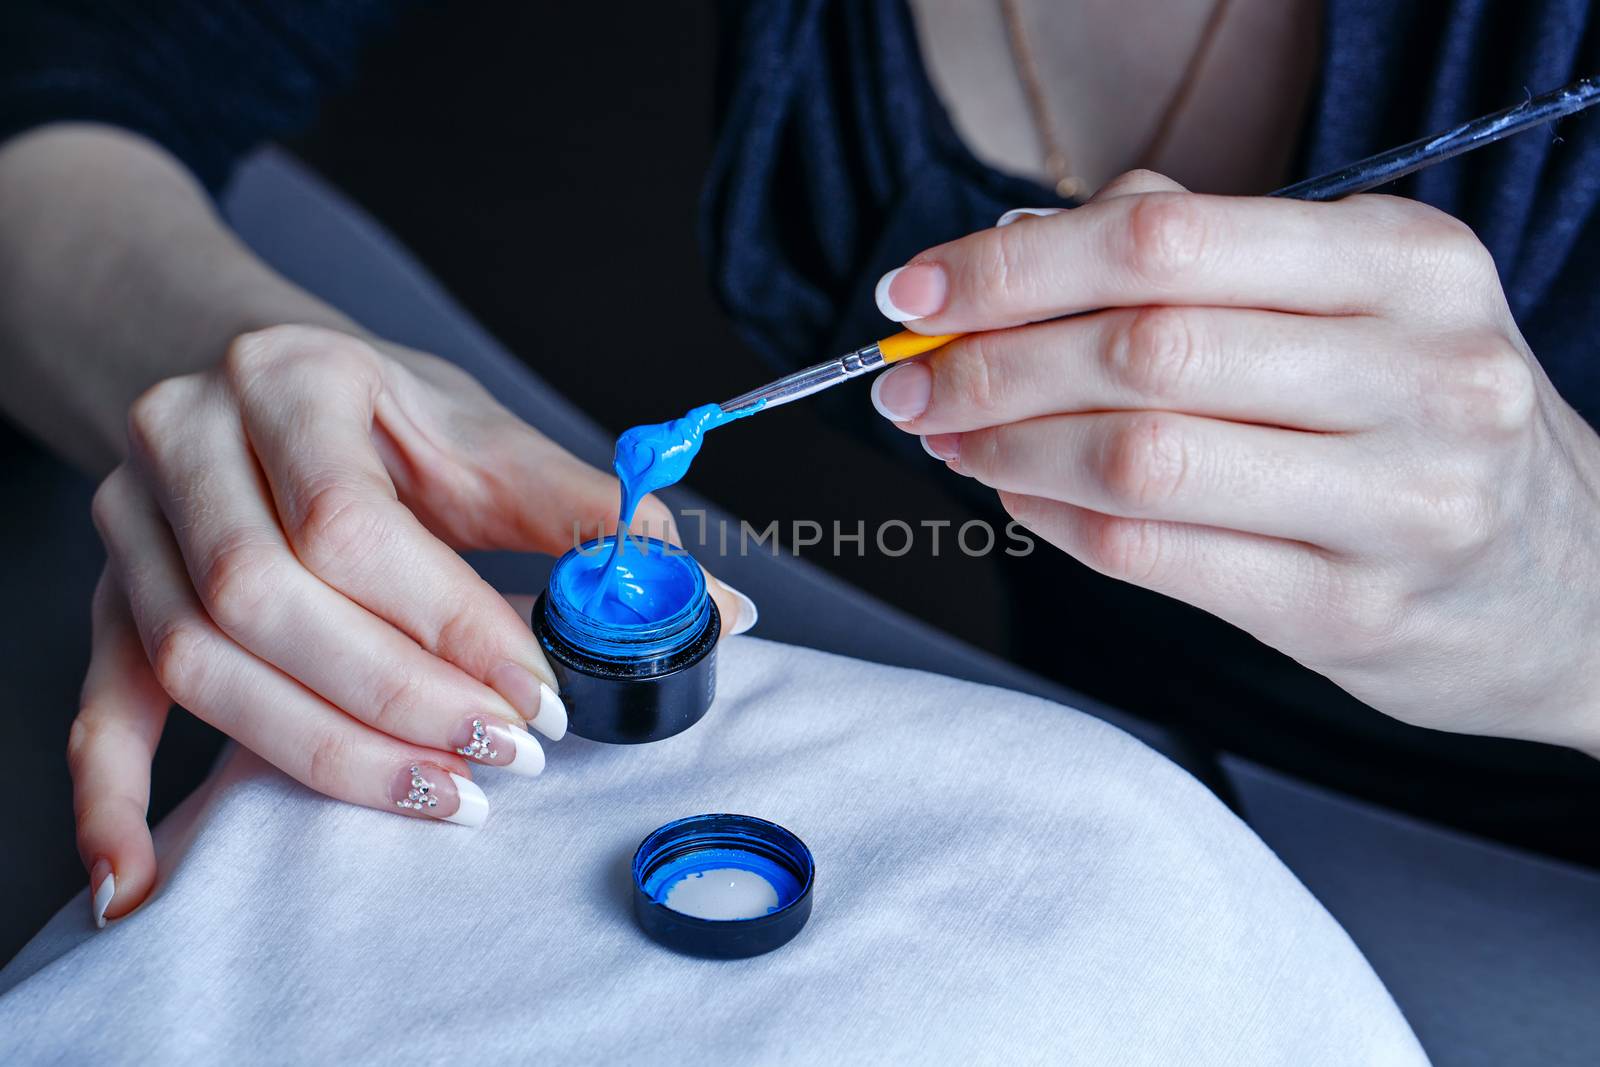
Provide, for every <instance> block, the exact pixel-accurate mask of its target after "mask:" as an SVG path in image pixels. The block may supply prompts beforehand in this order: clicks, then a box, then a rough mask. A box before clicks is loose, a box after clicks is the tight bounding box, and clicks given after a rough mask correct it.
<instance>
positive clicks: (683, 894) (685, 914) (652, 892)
mask: <svg viewBox="0 0 1600 1067" xmlns="http://www.w3.org/2000/svg"><path fill="white" fill-rule="evenodd" d="M815 877H816V865H815V863H814V861H813V860H812V857H811V850H810V849H808V848H807V847H806V845H805V842H803V841H801V840H800V838H799V837H797V836H795V834H794V833H792V832H791V831H789V830H786V829H784V828H783V827H782V826H779V825H778V824H777V823H772V822H768V821H767V820H765V819H757V818H755V817H754V816H751V815H729V814H714V815H696V816H693V817H692V818H688V819H679V820H678V821H677V822H671V823H668V824H667V825H665V826H663V827H661V828H660V829H658V830H656V831H655V832H654V833H652V834H651V835H650V836H649V837H646V838H645V839H644V841H643V842H642V843H641V844H640V845H639V850H638V851H637V852H636V853H634V857H633V881H634V914H635V917H636V918H637V919H638V920H639V925H640V926H641V927H642V928H643V929H644V931H645V932H646V933H647V934H649V935H650V936H651V937H653V938H655V939H656V940H657V941H659V942H661V943H662V944H664V945H666V946H667V947H669V948H672V949H676V950H677V951H680V952H685V953H689V954H690V955H696V956H709V957H713V958H718V959H733V958H738V957H742V956H755V955H759V954H760V953H763V952H770V951H771V950H773V949H775V948H777V947H779V946H780V945H782V944H784V943H786V942H788V941H789V940H790V939H791V938H793V937H794V936H795V934H797V933H799V932H800V928H801V927H803V926H804V925H805V924H806V920H807V919H808V918H810V915H811V887H812V883H813V882H814V881H815Z"/></svg>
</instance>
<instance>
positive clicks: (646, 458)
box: [581, 401, 765, 620]
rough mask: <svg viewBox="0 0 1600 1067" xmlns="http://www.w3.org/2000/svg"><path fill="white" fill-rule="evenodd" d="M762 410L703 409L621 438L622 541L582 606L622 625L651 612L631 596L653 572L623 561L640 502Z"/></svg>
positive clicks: (617, 459)
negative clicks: (721, 434) (727, 427)
mask: <svg viewBox="0 0 1600 1067" xmlns="http://www.w3.org/2000/svg"><path fill="white" fill-rule="evenodd" d="M763 403H765V402H764V401H763ZM761 408H762V404H755V405H753V406H751V407H748V408H740V409H739V410H738V411H735V412H731V413H730V412H726V411H723V410H722V408H721V406H720V405H717V404H702V405H701V406H700V407H697V408H695V409H694V410H693V411H690V412H689V413H688V414H687V415H685V416H684V417H683V418H681V419H673V420H672V421H671V422H661V423H655V424H653V425H648V426H635V427H634V428H633V429H631V430H626V431H624V432H623V434H622V436H621V437H619V438H617V448H616V452H615V454H614V455H613V456H612V459H611V469H612V470H614V471H616V472H617V478H618V480H619V481H621V482H622V503H621V506H620V507H619V508H618V511H617V537H616V538H615V539H614V540H613V541H612V549H611V558H610V559H609V560H608V561H607V562H606V565H605V566H604V567H602V568H600V570H599V573H598V575H597V576H596V579H595V584H594V586H593V588H592V589H590V590H589V591H588V593H587V596H588V599H586V600H584V601H581V603H582V604H583V605H584V609H585V610H586V611H588V612H589V613H590V614H593V615H607V614H610V615H615V616H617V617H618V618H619V620H620V619H621V618H624V617H626V616H627V615H628V614H630V613H632V612H635V611H637V610H638V609H639V608H647V607H648V606H649V605H648V604H647V603H646V602H645V601H644V600H643V599H641V598H639V597H638V596H637V595H636V594H631V593H630V592H629V589H630V582H631V587H632V588H637V587H638V586H640V585H642V584H645V583H648V581H649V580H650V578H651V575H652V573H653V572H651V571H650V570H649V569H648V568H649V564H648V562H646V563H644V564H643V565H642V569H641V568H635V569H629V566H628V564H627V563H626V561H624V560H623V556H624V554H625V553H626V552H627V549H628V545H629V543H630V542H631V541H632V538H628V537H624V536H623V533H624V532H625V531H626V530H627V529H628V524H629V523H631V522H632V521H633V513H634V512H635V511H636V510H637V509H638V507H639V501H641V500H643V499H644V498H645V497H646V496H648V495H650V494H651V493H654V492H656V491H658V490H661V489H665V488H666V487H667V486H669V485H676V484H677V483H678V482H680V481H682V480H683V476H684V475H686V474H688V473H689V465H690V464H691V463H693V462H694V457H695V456H697V455H699V454H700V445H701V443H702V442H703V441H704V439H705V434H706V431H708V430H714V429H716V428H717V427H718V426H722V425H724V424H726V423H729V422H732V421H733V420H735V419H742V418H744V417H745V416H746V415H754V414H755V413H756V412H758V411H760V410H761ZM630 595H631V596H632V597H633V600H634V604H633V606H632V607H629V606H627V605H623V604H619V603H618V602H619V601H623V600H626V599H628V598H629V596H630Z"/></svg>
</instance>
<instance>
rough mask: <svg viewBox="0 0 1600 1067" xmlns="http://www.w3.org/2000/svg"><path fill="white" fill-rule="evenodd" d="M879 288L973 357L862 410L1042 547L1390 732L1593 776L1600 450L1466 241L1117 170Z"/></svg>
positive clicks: (1459, 226) (1384, 216)
mask: <svg viewBox="0 0 1600 1067" xmlns="http://www.w3.org/2000/svg"><path fill="white" fill-rule="evenodd" d="M878 292H879V303H880V306H881V307H882V308H883V310H884V311H885V313H886V314H889V315H890V316H891V317H893V318H897V319H900V320H902V321H907V320H909V321H907V325H908V326H909V327H910V328H912V329H915V330H917V331H918V332H921V333H956V332H966V331H984V332H974V333H973V335H972V336H968V337H964V338H962V339H960V340H958V341H956V342H954V343H952V344H950V345H949V346H947V347H945V348H944V349H942V350H941V351H938V352H936V353H934V354H932V355H931V356H928V357H923V358H922V359H920V360H917V361H915V362H912V363H907V364H901V365H900V366H897V367H895V368H893V369H891V370H890V371H888V372H887V373H886V374H884V375H883V376H882V377H880V379H879V381H878V382H877V383H876V384H875V385H874V388H873V398H874V402H875V403H876V404H877V406H878V408H879V410H880V411H881V412H883V414H884V415H886V416H887V417H889V418H890V419H892V420H894V421H895V422H896V423H897V425H899V426H900V428H901V429H904V430H906V431H908V432H911V433H916V434H920V435H922V436H923V437H924V445H925V447H926V448H927V450H928V451H929V452H930V453H932V454H934V455H935V456H937V457H938V458H940V459H943V460H945V461H947V462H948V464H949V466H950V467H951V469H952V470H955V471H956V472H958V473H961V474H964V475H967V476H969V477H972V478H976V479H977V480H978V481H980V482H982V483H983V484H985V485H988V486H991V487H993V488H995V489H997V490H999V491H1000V498H1001V501H1002V503H1003V504H1004V506H1005V508H1006V510H1007V511H1009V512H1010V513H1011V514H1012V515H1013V516H1014V517H1015V518H1016V519H1017V520H1018V521H1020V522H1021V523H1022V524H1023V525H1025V526H1026V527H1027V528H1028V529H1030V530H1031V531H1033V532H1034V533H1036V534H1037V535H1038V536H1040V537H1042V538H1043V539H1045V540H1047V541H1050V542H1052V543H1053V544H1055V545H1057V546H1059V547H1060V548H1062V549H1064V550H1066V551H1067V552H1069V553H1071V554H1072V555H1073V556H1075V557H1077V558H1078V559H1080V560H1082V561H1083V562H1084V563H1086V564H1088V565H1089V566H1090V567H1093V568H1095V569H1096V570H1099V571H1102V572H1104V573H1106V574H1109V575H1112V576H1114V577H1117V578H1121V579H1124V580H1127V581H1130V582H1133V583H1135V584H1137V585H1141V586H1145V587H1147V588H1150V589H1153V590H1157V591H1159V592H1162V593H1165V594H1168V595H1170V596H1173V597H1177V598H1179V599H1181V600H1184V601H1187V602H1189V603H1191V604H1194V605H1196V606H1198V607H1200V608H1203V609H1205V610H1207V611H1210V612H1212V613H1213V614H1216V615H1218V616H1220V617H1222V618H1224V619H1226V620H1228V621H1230V622H1232V623H1234V624H1235V625H1238V626H1240V627H1242V628H1244V629H1245V630H1247V631H1249V632H1250V633H1252V634H1254V635H1255V636H1256V637H1258V638H1259V639H1261V640H1262V641H1264V642H1266V643H1267V644H1269V645H1272V646H1274V647H1276V648H1278V649H1280V650H1282V651H1284V652H1286V653H1288V654H1289V655H1291V656H1293V657H1295V658H1296V659H1297V660H1299V661H1300V662H1301V663H1303V664H1305V665H1306V666H1308V667H1310V668H1312V669H1313V670H1316V671H1319V672H1320V673H1322V674H1325V675H1327V676H1328V677H1329V678H1331V679H1332V680H1333V681H1335V682H1336V683H1338V684H1339V685H1340V686H1342V687H1343V688H1345V689H1347V690H1348V691H1350V692H1351V693H1353V694H1354V695H1355V696H1357V697H1359V698H1361V699H1362V700H1364V701H1366V702H1367V703H1369V704H1371V705H1372V706H1373V707H1376V708H1378V709H1379V710H1381V711H1384V712H1386V713H1388V714H1390V715H1393V716H1394V717H1396V718H1399V719H1402V720H1405V721H1407V722H1412V723H1417V724H1420V725H1426V726H1432V727H1436V728H1440V729H1447V730H1456V731H1461V732H1466V733H1482V734H1494V735H1500V736H1508V737H1521V738H1528V739H1535V740H1543V741H1550V742H1555V743H1559V744H1566V745H1572V746H1574V747H1578V748H1584V749H1587V750H1588V751H1590V752H1593V753H1600V438H1597V437H1596V435H1595V433H1594V432H1593V431H1592V430H1591V429H1590V428H1589V426H1588V425H1587V424H1585V423H1584V421H1583V420H1582V419H1581V418H1580V417H1579V416H1578V415H1577V413H1576V412H1574V411H1573V410H1572V409H1571V408H1570V407H1568V406H1567V404H1566V403H1565V402H1564V401H1563V400H1562V399H1561V397H1560V396H1559V395H1558V394H1557V393H1556V390H1555V388H1554V387H1553V386H1552V385H1551V383H1550V381H1549V379H1548V378H1546V377H1545V375H1544V373H1543V372H1542V370H1541V369H1540V367H1539V364H1538V362H1537V360H1536V359H1535V358H1534V355H1533V353H1532V352H1531V351H1529V349H1528V346H1527V343H1526V342H1525V341H1524V340H1523V338H1522V336H1521V334H1520V332H1519V331H1518V329H1517V326H1516V324H1515V322H1513V321H1512V317H1511V312H1510V310H1509V309H1508V307H1507V304H1506V300H1505V297H1504V295H1503V293H1502V292H1501V289H1500V284H1499V281H1498V278H1497V276H1496V273H1495V266H1494V263H1493V261H1492V260H1491V258H1490V256H1489V253H1488V252H1487V251H1486V250H1485V249H1484V247H1483V246H1482V245H1481V244H1480V243H1479V242H1478V240H1477V239H1476V238H1475V237H1474V235H1473V234H1472V231H1471V230H1470V229H1469V228H1468V227H1467V226H1465V225H1464V224H1463V223H1461V222H1459V221H1457V220H1455V219H1453V218H1451V217H1450V216H1448V215H1445V214H1443V213H1441V212H1439V211H1436V210H1434V209H1432V208H1429V207H1426V206H1424V205H1422V204H1419V203H1416V202H1413V201H1410V200H1404V199H1397V198H1394V197H1387V196H1358V197H1352V198H1350V199H1348V200H1344V201H1340V202H1337V203H1328V204H1314V203H1302V202H1298V201H1292V200H1278V199H1271V198H1263V197H1240V198H1232V197H1216V196H1200V195H1195V194H1191V193H1188V192H1185V191H1184V190H1183V189H1182V188H1181V187H1180V186H1177V185H1176V184H1175V183H1173V182H1171V181H1169V180H1167V179H1166V178H1163V177H1161V176H1159V175H1154V174H1150V173H1148V172H1134V173H1132V174H1128V175H1124V176H1123V177H1122V178H1119V179H1118V180H1117V181H1115V182H1113V183H1112V184H1111V185H1110V186H1108V187H1107V188H1106V189H1105V190H1103V191H1102V192H1101V193H1100V194H1099V195H1097V196H1096V197H1095V198H1094V200H1093V201H1092V202H1090V203H1089V204H1087V205H1085V206H1083V207H1081V208H1077V209H1074V210H1072V211H1067V212H1062V213H1059V214H1054V215H1051V216H1049V217H1041V218H1027V219H1025V220H1023V221H1022V222H1021V224H1019V225H1014V226H1001V227H997V228H995V229H991V230H985V231H983V232H981V233H976V234H973V235H971V236H969V237H964V238H962V239H960V240H957V241H952V242H950V243H949V244H945V245H941V246H939V247H937V248H933V249H930V250H929V251H927V252H924V253H922V254H921V255H919V256H917V257H916V258H914V259H913V260H912V261H911V262H910V263H909V264H908V265H907V266H906V267H905V268H902V269H901V270H899V271H896V272H893V273H892V274H891V275H889V276H888V277H887V278H886V279H885V283H883V284H880V285H879V287H878ZM1596 355H1597V357H1600V351H1597V353H1596Z"/></svg>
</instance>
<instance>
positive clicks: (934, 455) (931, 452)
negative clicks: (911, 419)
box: [917, 437, 944, 463]
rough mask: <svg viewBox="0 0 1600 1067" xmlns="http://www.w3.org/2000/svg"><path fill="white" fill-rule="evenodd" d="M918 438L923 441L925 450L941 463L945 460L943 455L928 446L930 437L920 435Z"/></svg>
mask: <svg viewBox="0 0 1600 1067" xmlns="http://www.w3.org/2000/svg"><path fill="white" fill-rule="evenodd" d="M917 440H918V441H920V442H921V443H922V450H923V451H924V452H926V453H927V454H928V455H930V456H932V457H933V458H934V459H936V460H938V461H939V462H940V463H943V462H944V457H943V456H941V455H939V453H937V452H935V451H934V450H933V449H931V448H929V447H928V439H927V438H926V437H919V438H917Z"/></svg>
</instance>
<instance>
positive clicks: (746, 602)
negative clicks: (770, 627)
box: [717, 580, 761, 637]
mask: <svg viewBox="0 0 1600 1067" xmlns="http://www.w3.org/2000/svg"><path fill="white" fill-rule="evenodd" d="M717 584H718V585H720V586H722V588H723V589H725V590H726V591H727V593H728V595H729V596H731V597H733V599H735V600H737V601H738V602H739V618H738V619H737V620H736V621H735V622H734V624H733V629H731V630H729V631H728V634H729V636H730V637H731V636H735V635H737V634H742V633H748V632H749V631H750V629H751V628H752V627H753V626H755V624H756V620H757V619H759V618H761V612H760V611H758V610H757V609H756V602H755V601H754V600H751V599H750V598H749V597H747V596H745V595H744V594H743V593H741V592H739V590H737V589H735V588H734V587H733V586H731V585H729V584H728V583H727V582H724V581H720V580H719V581H718V582H717Z"/></svg>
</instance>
